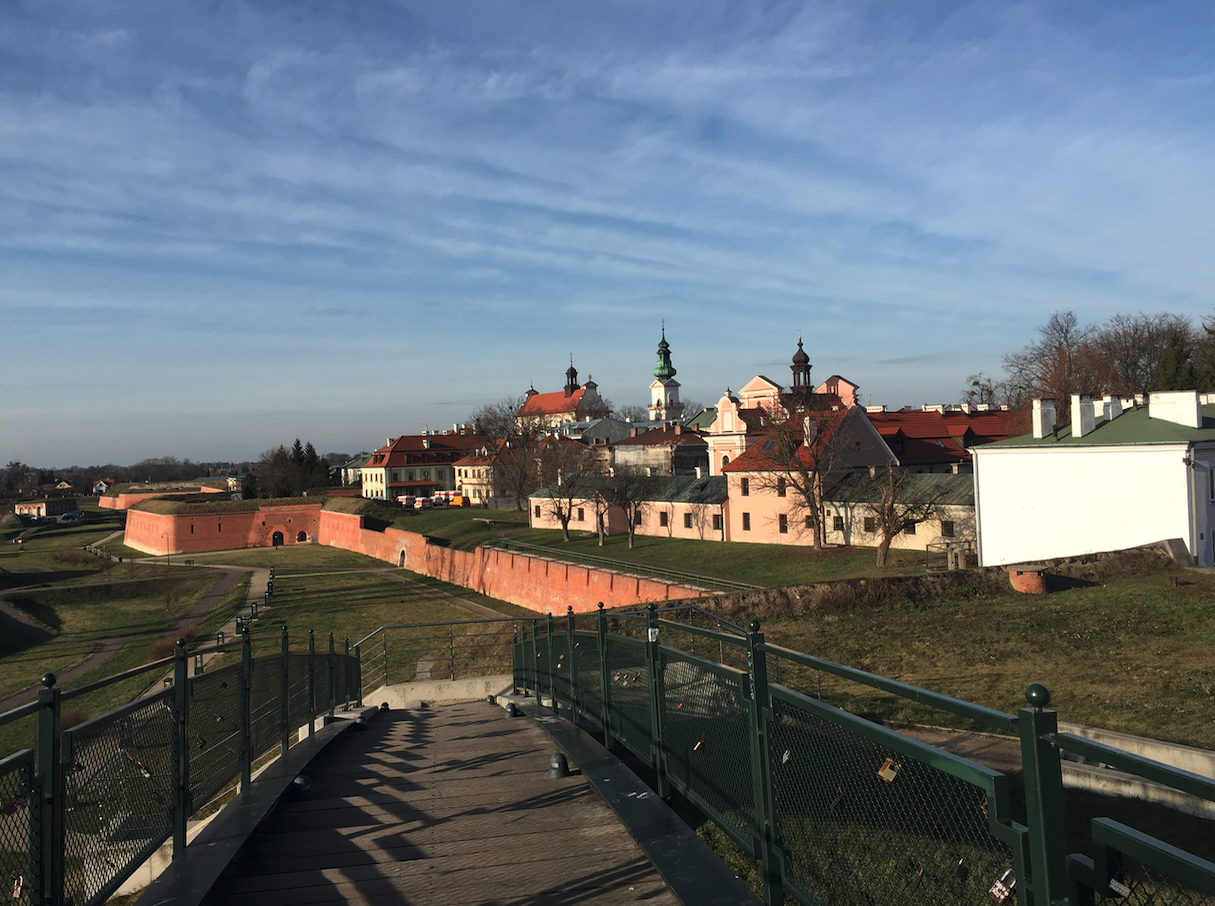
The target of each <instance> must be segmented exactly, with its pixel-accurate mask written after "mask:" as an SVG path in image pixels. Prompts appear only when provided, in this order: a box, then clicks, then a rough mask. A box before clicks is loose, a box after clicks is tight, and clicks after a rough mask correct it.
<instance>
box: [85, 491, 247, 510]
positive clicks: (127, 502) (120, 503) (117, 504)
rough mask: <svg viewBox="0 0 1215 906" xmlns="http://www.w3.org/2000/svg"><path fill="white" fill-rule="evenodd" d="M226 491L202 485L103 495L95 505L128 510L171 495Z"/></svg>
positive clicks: (106, 508)
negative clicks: (113, 495)
mask: <svg viewBox="0 0 1215 906" xmlns="http://www.w3.org/2000/svg"><path fill="white" fill-rule="evenodd" d="M225 493H227V492H226V491H221V490H220V489H219V488H212V487H207V486H206V485H204V486H203V487H200V488H193V487H192V488H185V489H182V488H179V489H178V490H175V491H140V492H138V493H135V494H119V495H117V496H116V497H111V496H109V495H104V496H101V497H98V498H97V505H98V506H99V507H101V508H102V509H103V510H129V509H130V508H131V507H133V506H135V504H137V503H142V502H143V501H145V500H155V499H156V498H157V497H167V496H171V495H173V494H225Z"/></svg>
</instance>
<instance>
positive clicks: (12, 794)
mask: <svg viewBox="0 0 1215 906" xmlns="http://www.w3.org/2000/svg"><path fill="white" fill-rule="evenodd" d="M33 770H34V753H33V751H32V750H31V749H26V750H25V751H23V752H17V753H15V754H13V755H10V756H9V757H8V758H5V759H4V760H3V761H0V881H4V880H5V879H8V883H9V884H10V885H11V887H12V893H13V902H14V903H15V904H23V903H29V902H30V896H29V895H30V885H31V883H32V878H31V875H30V853H29V843H30V821H31V818H32V812H31V809H30V806H31V804H32V805H34V806H35V807H37V803H36V802H35V797H34V794H33V790H32V789H31V788H30V783H31V779H32V777H33Z"/></svg>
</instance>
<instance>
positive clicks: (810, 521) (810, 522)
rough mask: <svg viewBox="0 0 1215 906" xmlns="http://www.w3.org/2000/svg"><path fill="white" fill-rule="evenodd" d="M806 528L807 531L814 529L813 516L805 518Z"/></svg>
mask: <svg viewBox="0 0 1215 906" xmlns="http://www.w3.org/2000/svg"><path fill="white" fill-rule="evenodd" d="M806 528H808V529H812V528H814V517H813V516H810V515H807V516H806Z"/></svg>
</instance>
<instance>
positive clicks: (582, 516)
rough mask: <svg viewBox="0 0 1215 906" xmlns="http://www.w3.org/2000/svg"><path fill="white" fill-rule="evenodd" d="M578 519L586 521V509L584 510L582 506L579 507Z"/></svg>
mask: <svg viewBox="0 0 1215 906" xmlns="http://www.w3.org/2000/svg"><path fill="white" fill-rule="evenodd" d="M578 521H579V522H586V510H584V509H583V508H582V507H578Z"/></svg>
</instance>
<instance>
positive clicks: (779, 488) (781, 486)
mask: <svg viewBox="0 0 1215 906" xmlns="http://www.w3.org/2000/svg"><path fill="white" fill-rule="evenodd" d="M776 496H777V497H784V496H785V479H783V478H778V479H776Z"/></svg>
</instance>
